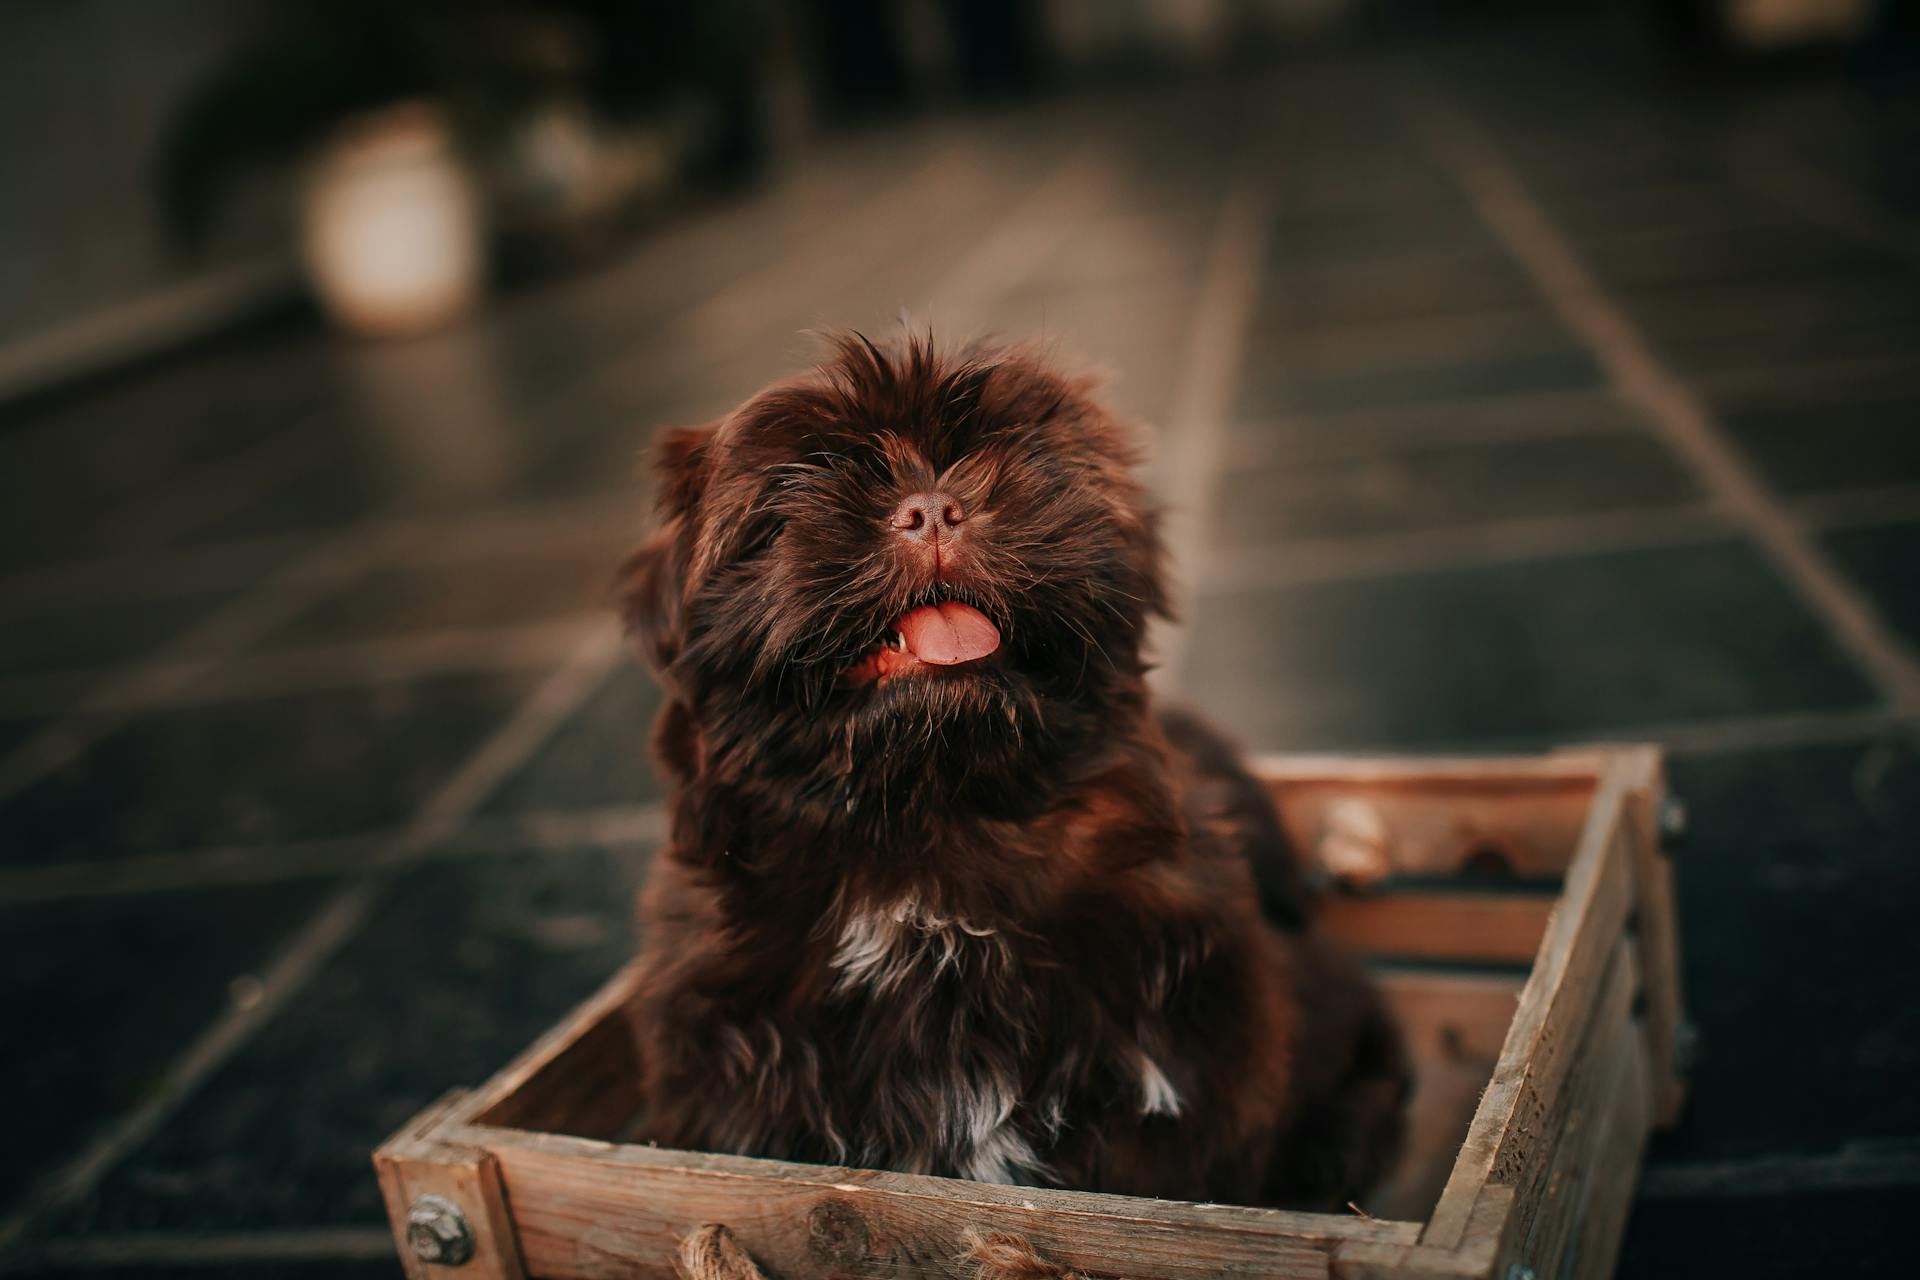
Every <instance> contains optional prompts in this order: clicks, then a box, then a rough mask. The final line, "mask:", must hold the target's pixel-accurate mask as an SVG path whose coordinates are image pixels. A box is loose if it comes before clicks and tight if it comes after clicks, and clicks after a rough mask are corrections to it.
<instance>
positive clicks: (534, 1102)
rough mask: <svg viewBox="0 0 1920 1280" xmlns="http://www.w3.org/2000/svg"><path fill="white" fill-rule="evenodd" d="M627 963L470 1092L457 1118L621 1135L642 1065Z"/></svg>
mask: <svg viewBox="0 0 1920 1280" xmlns="http://www.w3.org/2000/svg"><path fill="white" fill-rule="evenodd" d="M638 974H639V970H638V967H637V966H636V965H633V964H628V965H626V966H624V967H623V968H621V969H620V970H619V972H617V973H615V974H614V975H613V977H611V978H609V979H608V980H607V981H606V982H605V983H604V984H602V986H601V987H600V989H599V990H598V991H596V992H594V993H593V994H592V995H591V996H589V997H587V998H586V999H585V1000H583V1001H581V1002H580V1004H578V1005H576V1006H575V1007H574V1009H573V1010H572V1011H571V1012H570V1013H568V1014H567V1016H566V1017H564V1018H562V1019H561V1020H560V1021H559V1022H558V1023H556V1024H555V1025H554V1026H553V1027H552V1029H550V1030H549V1031H547V1032H546V1034H544V1035H542V1036H541V1037H540V1038H539V1039H538V1040H536V1041H534V1042H533V1044H532V1045H531V1046H529V1047H528V1048H527V1049H526V1050H525V1051H524V1052H523V1053H521V1054H520V1055H519V1056H518V1057H516V1058H515V1059H514V1060H513V1061H512V1062H510V1063H508V1064H507V1065H506V1066H505V1067H503V1068H502V1069H500V1070H499V1071H496V1072H495V1073H494V1074H493V1076H492V1078H491V1079H489V1080H488V1081H487V1082H486V1084H484V1085H482V1086H481V1087H480V1088H479V1089H478V1090H476V1091H475V1093H474V1095H473V1097H472V1099H471V1101H470V1103H469V1105H468V1107H467V1108H466V1110H465V1112H464V1113H463V1114H462V1115H460V1116H459V1117H458V1118H459V1119H462V1120H471V1121H474V1122H475V1123H481V1124H491V1125H500V1126H504V1127H509V1128H517V1129H533V1130H539V1131H542V1132H548V1133H570V1134H573V1135H575V1136H578V1137H585V1138H611V1137H614V1136H615V1135H617V1134H619V1133H620V1132H621V1131H622V1130H623V1129H624V1128H625V1127H626V1125H627V1124H628V1123H629V1122H631V1121H632V1119H633V1117H634V1116H635V1115H636V1114H637V1113H638V1112H639V1110H640V1094H639V1088H640V1061H639V1053H638V1049H637V1047H636V1045H635V1041H634V1037H633V1032H632V1030H631V1029H630V1028H629V1026H628V1025H627V1019H626V1005H627V1002H628V1000H629V999H630V998H631V996H632V993H633V985H634V983H635V981H637V979H638Z"/></svg>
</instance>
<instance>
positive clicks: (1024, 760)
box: [687, 562, 1137, 827]
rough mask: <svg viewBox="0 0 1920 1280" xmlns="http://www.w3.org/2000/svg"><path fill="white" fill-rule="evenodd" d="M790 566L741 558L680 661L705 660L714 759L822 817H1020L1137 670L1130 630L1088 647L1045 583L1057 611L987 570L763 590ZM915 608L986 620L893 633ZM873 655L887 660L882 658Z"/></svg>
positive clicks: (885, 823)
mask: <svg viewBox="0 0 1920 1280" xmlns="http://www.w3.org/2000/svg"><path fill="white" fill-rule="evenodd" d="M791 576H793V574H791V566H785V564H778V562H762V564H758V566H741V570H739V572H737V578H733V580H732V581H728V583H724V585H722V587H718V589H716V591H714V593H712V597H710V599H708V601H707V603H705V606H703V608H701V610H697V622H695V626H693V628H691V641H689V649H687V660H689V664H695V666H697V668H699V670H701V672H703V676H701V679H699V685H701V689H703V693H701V697H699V699H697V704H695V710H697V718H699V722H701V725H703V733H705V737H707V748H708V762H710V764H712V766H714V768H716V770H718V771H720V773H722V775H732V777H739V779H758V781H764V783H772V785H778V787H787V789H791V791H793V794H797V796H799V798H803V800H804V802H806V804H808V806H810V808H814V810H816V814H818V816H820V819H822V821H835V823H856V825H877V827H897V825H900V823H910V821H916V819H931V818H933V816H960V814H972V816H983V818H1004V819H1020V818H1025V816H1031V814H1035V812H1039V810H1041V808H1044V804H1046V798H1048V796H1050V794H1054V793H1056V791H1058V787H1060V783H1062V779H1064V777H1066V773H1068V768H1069V762H1071V760H1073V758H1075V756H1085V754H1089V747H1091V745H1092V743H1094V741H1096V739H1098V725H1100V723H1106V722H1110V720H1112V716H1114V708H1112V704H1114V685H1116V683H1119V681H1121V674H1123V672H1135V670H1137V658H1135V656H1133V649H1135V647H1133V643H1131V641H1129V643H1125V649H1123V654H1121V660H1119V662H1116V656H1114V654H1112V652H1108V651H1106V649H1100V647H1098V645H1092V647H1089V639H1087V637H1085V624H1081V622H1075V620H1073V616H1071V614H1069V612H1062V610H1060V608H1058V604H1060V603H1062V601H1071V599H1073V595H1075V593H1073V591H1071V589H1064V591H1056V593H1054V595H1052V601H1054V604H1056V608H1046V606H1043V604H1041V603H1037V601H1025V599H1020V597H1012V595H1010V593H1002V591H995V589H993V587H991V583H989V585H979V583H972V585H970V587H952V585H947V583H927V585H922V587H918V589H910V591H906V593H900V591H891V593H887V595H883V597H881V599H874V601H868V603H864V604H856V603H852V601H854V599H856V595H858V585H860V583H856V581H837V583H826V589H822V591H808V593H781V591H778V589H776V587H774V583H780V581H781V580H787V578H791ZM920 610H937V612H943V614H945V616H948V618H954V616H958V618H960V626H962V628H964V626H968V618H970V616H972V614H979V620H981V622H977V624H973V626H975V631H973V633H972V635H968V633H962V635H958V637H952V635H943V633H939V629H937V628H933V626H931V624H925V622H924V620H922V626H925V628H927V629H933V631H935V635H931V637H927V635H902V628H900V620H902V618H906V620H910V622H908V628H906V631H912V628H914V626H916V624H914V622H912V620H914V616H916V612H920ZM962 610H964V612H962ZM881 620H885V622H881ZM981 628H985V629H981ZM989 631H991V649H987V633H989ZM902 643H906V649H908V652H906V654H904V662H902V660H900V656H897V654H900V645H902ZM916 651H918V652H916ZM876 654H879V662H881V664H889V666H893V670H881V672H876V670H874V666H876ZM922 654H925V658H922Z"/></svg>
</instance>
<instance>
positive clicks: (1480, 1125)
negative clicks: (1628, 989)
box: [1421, 765, 1632, 1248]
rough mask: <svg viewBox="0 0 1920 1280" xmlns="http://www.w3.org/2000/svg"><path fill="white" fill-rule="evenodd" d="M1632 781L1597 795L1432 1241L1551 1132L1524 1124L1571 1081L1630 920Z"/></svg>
mask: <svg viewBox="0 0 1920 1280" xmlns="http://www.w3.org/2000/svg"><path fill="white" fill-rule="evenodd" d="M1631 781H1632V777H1631V773H1630V771H1629V770H1627V769H1626V768H1625V767H1624V766H1619V765H1613V766H1609V768H1608V771H1607V773H1606V774H1605V775H1604V777H1603V780H1602V783H1601V786H1600V790H1599V792H1598V793H1597V794H1596V795H1595V797H1594V803H1593V807H1592V811H1591V813H1590V815H1589V819H1588V823H1587V826H1586V829H1585V830H1584V831H1583V832H1582V833H1581V836H1580V841H1579V847H1578V850H1577V852H1576V853H1575V854H1574V859H1573V864H1572V866H1571V867H1570V868H1569V870H1568V875H1567V887H1566V891H1565V894H1564V895H1563V897H1562V899H1561V903H1560V905H1559V907H1558V908H1556V910H1555V911H1554V914H1553V917H1552V920H1551V922H1550V923H1549V925H1548V927H1547V936H1546V939H1545V940H1544V941H1543V943H1542V944H1541V947H1540V953H1539V958H1538V959H1537V960H1536V961H1535V962H1534V967H1533V973H1532V975H1531V976H1530V977H1529V978H1528V979H1527V984H1526V986H1525V987H1524V988H1523V989H1522V991H1521V993H1520V1004H1519V1008H1518V1009H1516V1010H1515V1012H1514V1020H1513V1025H1512V1027H1511V1028H1510V1029H1509V1031H1508V1033H1507V1039H1506V1043H1505V1045H1504V1046H1503V1047H1502V1048H1501V1051H1500V1060H1499V1062H1498V1064H1497V1065H1496V1066H1495V1068H1494V1073H1493V1080H1492V1082H1491V1083H1490V1084H1489V1085H1488V1086H1487V1092H1486V1095H1485V1096H1484V1097H1483V1098H1482V1099H1481V1102H1480V1109H1479V1111H1478V1113H1477V1114H1476V1115H1475V1116H1474V1121H1473V1127H1472V1129H1471V1130H1470V1131H1469V1132H1468V1134H1467V1140H1466V1142H1465V1143H1464V1144H1463V1145H1462V1147H1461V1150H1460V1158H1459V1160H1458V1162H1456V1164H1455V1165H1454V1170H1453V1174H1452V1176H1451V1177H1449V1178H1448V1180H1447V1187H1446V1190H1445V1192H1444V1193H1442V1195H1441V1197H1440V1203H1439V1204H1438V1205H1436V1206H1435V1208H1434V1212H1433V1217H1432V1218H1431V1219H1429V1221H1428V1223H1427V1227H1426V1230H1425V1232H1424V1233H1423V1234H1422V1236H1421V1240H1422V1242H1423V1243H1425V1244H1428V1245H1432V1246H1437V1247H1440V1248H1450V1247H1453V1246H1454V1245H1456V1244H1457V1243H1458V1242H1459V1241H1460V1239H1461V1238H1462V1236H1463V1235H1464V1234H1465V1232H1466V1229H1467V1225H1468V1222H1469V1220H1470V1218H1471V1217H1472V1214H1473V1208H1474V1204H1475V1202H1476V1201H1477V1200H1478V1198H1479V1195H1480V1192H1481V1189H1482V1188H1483V1187H1485V1186H1486V1185H1487V1183H1488V1182H1489V1181H1498V1180H1500V1179H1498V1178H1497V1177H1496V1175H1497V1174H1498V1173H1500V1172H1501V1171H1502V1170H1505V1169H1510V1168H1512V1167H1514V1165H1515V1163H1516V1162H1517V1161H1519V1160H1520V1159H1522V1150H1523V1148H1524V1147H1525V1146H1526V1145H1527V1144H1529V1143H1533V1142H1538V1141H1541V1140H1548V1141H1550V1140H1551V1135H1550V1134H1543V1133H1540V1132H1538V1131H1536V1130H1531V1129H1528V1128H1527V1127H1526V1125H1527V1123H1528V1122H1529V1119H1530V1118H1531V1117H1535V1116H1537V1115H1539V1114H1540V1113H1542V1112H1544V1111H1547V1110H1549V1109H1551V1107H1552V1106H1553V1105H1554V1103H1555V1101H1556V1100H1557V1097H1558V1094H1559V1091H1560V1089H1561V1088H1562V1086H1563V1085H1564V1084H1565V1081H1566V1077H1567V1072H1568V1070H1569V1067H1570V1066H1571V1062H1572V1058H1573V1056H1574V1054H1575V1052H1576V1051H1577V1049H1578V1047H1579V1040H1580V1035H1581V1033H1582V1032H1583V1031H1584V1030H1585V1029H1586V1027H1587V1025H1588V1023H1589V1021H1590V1020H1591V1014H1592V1011H1593V1002H1594V999H1595V997H1596V995H1597V993H1598V989H1599V985H1600V981H1601V979H1602V977H1603V976H1604V974H1603V970H1602V965H1603V962H1604V961H1605V959H1606V956H1607V954H1608V951H1609V950H1610V949H1611V947H1612V945H1613V942H1614V940H1615V939H1616V938H1617V937H1618V936H1619V934H1620V931H1621V929H1622V927H1623V926H1624V925H1625V923H1626V917H1627V912H1628V910H1629V908H1630V906H1631V898H1632V879H1631V874H1630V870H1629V865H1628V853H1627V851H1626V849H1625V848H1624V844H1625V841H1626V839H1627V836H1626V821H1625V816H1624V805H1625V800H1626V797H1627V793H1628V787H1629V784H1630V782H1631Z"/></svg>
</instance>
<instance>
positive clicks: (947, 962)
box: [830, 896, 1004, 991]
mask: <svg viewBox="0 0 1920 1280" xmlns="http://www.w3.org/2000/svg"><path fill="white" fill-rule="evenodd" d="M975 944H984V945H988V946H992V947H995V948H999V947H1002V946H1003V945H1004V944H1003V943H1002V942H1001V940H1000V939H999V937H998V936H997V935H996V934H995V932H994V931H993V930H992V929H988V928H982V927H979V926H976V925H973V924H970V923H968V922H967V920H966V919H964V918H963V917H961V916H958V915H948V914H945V913H943V912H938V911H934V910H932V909H930V908H928V907H927V906H925V905H924V904H922V903H921V902H920V900H919V899H918V898H914V897H911V896H909V897H905V898H900V899H898V900H896V901H894V902H891V903H888V904H886V905H883V906H878V907H865V908H862V909H861V910H858V911H855V912H853V913H852V914H851V915H849V916H848V917H847V920H846V923H845V924H843V925H842V926H841V927H840V937H839V939H838V941H837V943H836V945H835V948H834V952H833V959H832V960H831V961H830V963H831V964H832V965H833V967H834V968H835V969H837V970H838V971H839V973H840V978H839V981H838V982H837V983H836V986H837V987H838V988H839V989H840V990H843V991H845V990H850V989H852V988H854V987H860V986H867V987H871V988H873V989H874V990H877V991H885V990H888V989H889V988H892V987H894V986H897V985H898V984H900V983H901V982H903V981H905V980H906V979H907V978H909V977H915V976H918V977H930V976H934V975H937V974H938V973H940V972H941V971H942V970H943V969H947V968H949V967H951V966H953V965H956V964H958V963H959V962H960V958H961V956H962V955H963V954H964V953H965V951H966V949H967V948H968V947H969V946H971V945H975Z"/></svg>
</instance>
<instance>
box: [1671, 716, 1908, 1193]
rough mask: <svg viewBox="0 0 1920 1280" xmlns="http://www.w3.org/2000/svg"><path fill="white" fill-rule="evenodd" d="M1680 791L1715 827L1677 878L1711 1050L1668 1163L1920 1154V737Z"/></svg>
mask: <svg viewBox="0 0 1920 1280" xmlns="http://www.w3.org/2000/svg"><path fill="white" fill-rule="evenodd" d="M1672 782H1673V786H1674V787H1675V789H1676V790H1677V791H1678V792H1679V793H1680V794H1681V795H1684V796H1685V797H1686V799H1687V805H1688V812H1689V816H1690V818H1691V829H1692V830H1693V831H1694V832H1696V833H1698V834H1697V838H1695V839H1694V840H1692V841H1691V843H1690V844H1689V845H1688V846H1687V848H1686V849H1685V850H1684V852H1683V853H1682V854H1681V855H1680V856H1679V858H1678V861H1677V862H1676V871H1677V876H1678V882H1679V889H1680V911H1681V915H1682V918H1683V919H1684V920H1685V921H1686V930H1685V941H1686V949H1685V976H1686V979H1687V985H1688V987H1689V988H1690V989H1691V990H1693V991H1695V992H1698V993H1701V998H1699V999H1696V1000H1695V1001H1694V1007H1693V1009H1692V1015H1693V1018H1694V1020H1695V1022H1697V1023H1698V1024H1699V1027H1700V1030H1701V1033H1702V1052H1701V1056H1700V1060H1699V1065H1698V1067H1697V1069H1696V1070H1695V1072H1694V1074H1693V1080H1692V1090H1691V1096H1690V1098H1689V1101H1688V1106H1687V1113H1686V1116H1685V1118H1684V1120H1683V1122H1682V1124H1681V1125H1680V1127H1679V1128H1678V1129H1677V1130H1676V1131H1674V1132H1673V1133H1670V1134H1667V1135H1664V1136H1663V1137H1661V1138H1660V1139H1659V1141H1658V1142H1657V1144H1656V1146H1655V1152H1656V1157H1657V1158H1661V1159H1672V1160H1702V1161H1713V1160H1735V1159H1740V1158H1743V1157H1755V1156H1762V1155H1778V1154H1782V1153H1794V1154H1825V1153H1829V1152H1834V1151H1838V1150H1840V1149H1842V1148H1845V1147H1847V1146H1849V1145H1850V1144H1860V1143H1868V1144H1871V1143H1873V1142H1875V1141H1879V1142H1886V1143H1906V1144H1909V1145H1914V1146H1920V1098H1917V1097H1915V1095H1914V1092H1913V1088H1912V1083H1913V1081H1914V1079H1915V1078H1916V1076H1920V1002H1916V1000H1915V999H1914V998H1913V996H1914V994H1915V992H1916V988H1915V986H1914V983H1915V982H1916V977H1915V970H1914V967H1913V965H1914V962H1915V960H1916V959H1920V945H1916V943H1915V941H1914V939H1913V936H1912V927H1911V920H1910V916H1911V913H1912V907H1913V902H1914V891H1915V889H1916V887H1917V886H1920V871H1916V868H1915V865H1914V852H1915V850H1916V849H1920V752H1917V751H1916V747H1915V744H1914V741H1913V739H1912V737H1911V736H1910V735H1898V734H1896V735H1889V736H1888V737H1885V738H1882V739H1878V740H1873V741H1867V742H1860V743H1848V744H1845V745H1841V746H1829V747H1804V748H1798V749H1783V750H1773V751H1747V752H1736V753H1730V754H1725V755H1717V756H1709V757H1700V758H1688V759H1682V760H1679V761H1677V762H1675V764H1674V766H1673V770H1672ZM1888 965H1891V966H1893V967H1895V968H1900V967H1905V968H1906V971H1907V972H1906V977H1905V978H1904V979H1900V978H1895V979H1894V980H1893V981H1894V985H1893V986H1892V987H1891V988H1890V987H1889V986H1888V985H1886V984H1885V983H1883V982H1882V981H1880V980H1879V979H1878V977H1877V976H1876V974H1875V971H1876V970H1877V969H1879V968H1881V967H1883V966H1888ZM1903 981H1904V982H1905V983H1906V984H1907V985H1906V998H1904V999H1901V998H1894V999H1889V997H1890V996H1897V994H1898V993H1899V991H1900V985H1899V984H1900V983H1901V982H1903ZM1816 1028H1817V1031H1816V1030H1815V1029H1816ZM1839 1081H1845V1082H1846V1083H1845V1087H1844V1092H1845V1094H1846V1097H1847V1100H1848V1105H1846V1106H1842V1107H1837V1106H1834V1105H1833V1101H1834V1087H1835V1083H1836V1082H1839Z"/></svg>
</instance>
